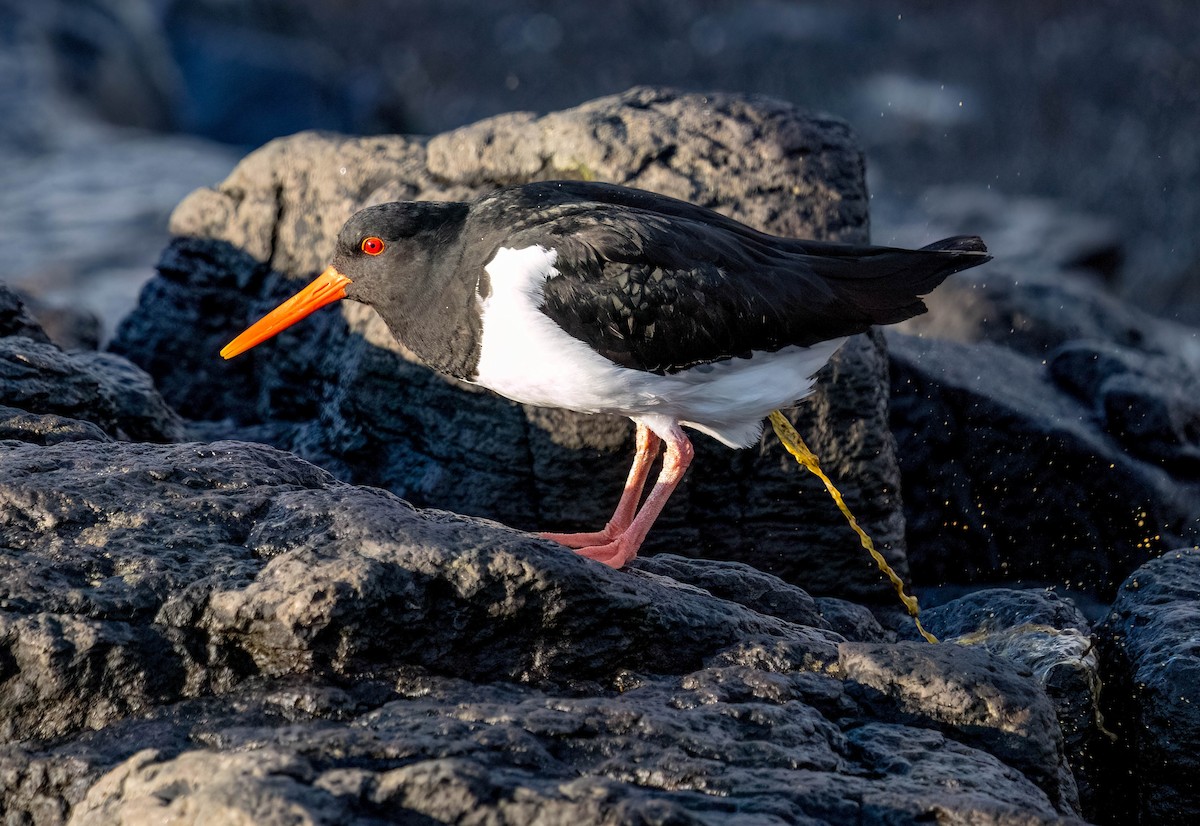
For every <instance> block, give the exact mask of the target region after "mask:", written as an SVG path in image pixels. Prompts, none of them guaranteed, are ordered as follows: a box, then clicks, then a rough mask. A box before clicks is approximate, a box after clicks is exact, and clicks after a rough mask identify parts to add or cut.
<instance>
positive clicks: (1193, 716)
mask: <svg viewBox="0 0 1200 826" xmlns="http://www.w3.org/2000/svg"><path fill="white" fill-rule="evenodd" d="M1099 630H1100V636H1099V640H1100V650H1101V654H1102V656H1103V662H1104V666H1105V668H1104V672H1105V674H1104V677H1105V688H1104V690H1105V696H1106V697H1107V703H1106V705H1107V707H1108V715H1107V716H1108V719H1109V720H1111V725H1112V729H1113V731H1114V732H1116V734H1117V735H1118V740H1117V746H1118V748H1119V751H1118V753H1117V756H1116V757H1115V759H1114V764H1115V767H1114V770H1113V775H1114V777H1115V778H1117V782H1115V783H1113V784H1112V785H1110V787H1109V788H1108V789H1106V790H1105V792H1106V793H1105V795H1104V797H1103V800H1102V802H1103V804H1104V805H1105V806H1107V807H1109V808H1110V810H1111V811H1112V812H1113V822H1120V821H1122V820H1124V821H1126V822H1135V821H1136V822H1139V823H1162V824H1180V826H1182V824H1184V823H1191V822H1193V821H1194V820H1195V819H1196V813H1197V812H1200V792H1197V789H1196V784H1195V783H1194V782H1193V779H1194V778H1195V776H1196V771H1197V769H1198V768H1200V767H1198V766H1197V760H1198V758H1197V754H1198V752H1197V750H1196V744H1197V743H1200V551H1197V549H1196V548H1190V549H1186V550H1177V551H1172V552H1169V553H1166V554H1164V555H1163V556H1162V557H1160V558H1158V559H1155V560H1152V561H1151V562H1148V563H1146V564H1145V565H1143V566H1142V567H1141V568H1139V569H1138V570H1137V571H1135V572H1134V573H1133V575H1132V576H1130V577H1129V579H1127V580H1126V581H1125V582H1124V584H1122V586H1121V589H1120V591H1119V592H1118V594H1117V600H1116V603H1115V604H1114V605H1113V609H1112V613H1111V614H1110V615H1109V616H1108V617H1107V618H1106V619H1105V620H1104V623H1103V625H1102V626H1101V628H1100V629H1099Z"/></svg>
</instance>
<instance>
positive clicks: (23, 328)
mask: <svg viewBox="0 0 1200 826" xmlns="http://www.w3.org/2000/svg"><path fill="white" fill-rule="evenodd" d="M7 336H23V337H25V338H28V339H31V340H33V341H36V342H39V343H42V344H48V343H49V342H50V337H49V336H47V335H46V331H45V330H43V329H42V327H41V325H40V324H38V323H37V322H36V321H35V320H34V318H33V316H32V315H30V314H29V308H28V307H26V306H25V302H24V301H23V300H22V299H21V297H20V296H18V295H17V294H16V293H14V292H13V291H12V290H10V289H9V288H8V287H6V286H4V285H3V284H0V338H3V337H7Z"/></svg>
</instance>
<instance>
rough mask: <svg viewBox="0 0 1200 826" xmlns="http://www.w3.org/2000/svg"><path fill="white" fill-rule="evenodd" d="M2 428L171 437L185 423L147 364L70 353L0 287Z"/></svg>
mask: <svg viewBox="0 0 1200 826" xmlns="http://www.w3.org/2000/svg"><path fill="white" fill-rule="evenodd" d="M0 434H3V438H17V439H29V440H33V441H39V442H42V443H52V442H58V441H72V440H76V439H108V438H119V439H139V440H143V441H150V442H171V441H178V440H179V439H180V438H181V437H182V435H183V423H182V420H181V419H180V418H179V415H178V414H176V413H175V411H174V410H172V409H171V408H170V407H168V406H167V404H166V403H165V402H164V401H163V399H162V397H161V396H160V395H159V394H158V391H157V390H155V389H154V384H153V382H152V381H151V379H150V377H149V376H148V375H147V374H146V373H145V372H143V371H142V370H141V369H139V368H137V367H135V366H134V365H133V364H131V363H130V362H129V361H128V360H126V359H124V358H122V357H121V356H117V355H114V354H112V353H97V352H91V351H80V352H74V353H67V352H64V351H63V350H61V349H59V348H58V347H57V346H56V345H54V344H52V343H51V342H50V340H49V337H48V336H47V335H46V333H45V332H44V331H43V330H42V328H41V327H40V326H39V325H38V324H37V323H36V322H34V321H33V320H32V318H30V316H29V314H28V313H27V312H26V311H25V309H24V305H23V303H22V302H21V301H20V299H19V298H17V296H16V294H15V293H13V292H12V291H10V290H8V289H7V288H5V287H3V286H0Z"/></svg>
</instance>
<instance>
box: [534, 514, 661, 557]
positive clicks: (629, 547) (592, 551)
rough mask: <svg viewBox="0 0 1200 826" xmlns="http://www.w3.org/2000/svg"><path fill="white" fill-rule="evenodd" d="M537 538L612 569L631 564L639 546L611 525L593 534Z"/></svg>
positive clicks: (541, 534) (566, 534)
mask: <svg viewBox="0 0 1200 826" xmlns="http://www.w3.org/2000/svg"><path fill="white" fill-rule="evenodd" d="M538 536H540V537H541V538H542V539H549V540H550V541H551V542H557V543H558V544H559V545H565V546H566V547H568V548H571V549H572V550H574V551H575V553H577V554H579V555H580V556H586V557H587V558H588V559H594V560H596V561H597V562H603V563H604V564H605V565H608V566H610V567H613V568H621V567H623V566H625V565H626V564H628V563H629V562H631V561H632V560H633V558H634V557H636V556H637V552H638V547H639V546H640V545H641V543H640V542H638V543H634V542H633V541H631V539H630V537H628V536H626V535H625V533H624V532H622V531H618V530H617V529H616V528H614V527H613V526H612V525H611V524H609V525H605V526H604V530H602V531H595V532H594V533H539V534H538Z"/></svg>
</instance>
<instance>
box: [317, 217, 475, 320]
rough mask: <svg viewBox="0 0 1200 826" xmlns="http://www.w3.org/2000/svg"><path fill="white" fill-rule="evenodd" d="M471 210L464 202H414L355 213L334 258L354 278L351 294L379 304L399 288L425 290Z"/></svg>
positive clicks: (392, 295) (349, 285) (347, 292)
mask: <svg viewBox="0 0 1200 826" xmlns="http://www.w3.org/2000/svg"><path fill="white" fill-rule="evenodd" d="M467 210H468V207H467V205H466V204H462V203H455V202H444V201H429V202H424V201H414V202H396V203H390V204H379V205H378V206H373V207H367V208H366V209H363V210H360V211H359V212H357V213H355V214H354V215H353V216H352V217H351V218H350V220H349V221H347V222H346V225H345V226H344V227H342V231H341V232H340V233H339V234H338V240H337V247H336V249H335V251H334V256H333V262H332V263H333V266H334V267H335V268H336V269H337V270H338V271H339V272H341V273H342V274H343V275H345V276H346V277H347V278H349V279H350V283H349V284H348V285H346V297H347V298H352V299H355V300H357V301H362V302H365V303H367V304H379V303H386V301H387V299H388V298H389V297H394V292H395V291H403V290H412V289H420V282H421V281H422V279H423V278H426V277H428V275H429V273H430V272H431V270H432V269H433V268H434V267H435V265H436V263H437V260H438V258H439V256H442V255H444V254H445V252H446V250H447V249H450V248H452V247H453V241H454V240H455V238H457V236H458V235H459V233H460V232H461V231H462V225H463V222H464V221H465V220H466V216H467Z"/></svg>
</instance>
